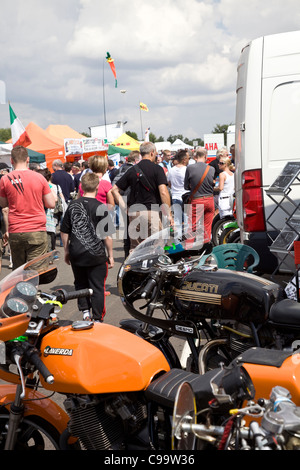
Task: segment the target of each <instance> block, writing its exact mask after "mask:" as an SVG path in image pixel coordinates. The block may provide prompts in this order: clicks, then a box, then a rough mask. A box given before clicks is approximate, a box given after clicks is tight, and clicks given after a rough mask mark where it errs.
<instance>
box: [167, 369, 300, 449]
mask: <svg viewBox="0 0 300 470" xmlns="http://www.w3.org/2000/svg"><path fill="white" fill-rule="evenodd" d="M202 377H205V376H202ZM210 386H211V392H212V395H213V399H211V400H209V401H208V405H206V406H205V404H204V403H201V402H199V399H198V397H197V394H196V393H195V392H194V390H193V384H191V383H182V384H181V385H180V387H179V389H178V391H177V395H176V399H175V405H174V412H173V426H172V445H173V448H174V449H176V450H185V451H186V450H193V449H195V447H197V449H198V450H276V451H278V450H298V449H299V445H300V439H299V436H300V434H299V431H300V407H299V406H297V405H296V404H295V403H294V402H293V400H292V396H291V393H290V392H289V390H288V389H286V388H284V387H282V386H274V387H273V388H272V390H271V393H270V395H268V396H267V397H265V398H259V399H256V400H254V398H255V388H254V384H253V381H252V380H251V377H250V375H249V374H248V372H247V370H246V369H245V368H244V367H243V366H238V365H234V364H232V365H231V366H230V367H228V368H227V370H226V368H225V369H221V370H215V372H214V374H213V375H212V376H211V377H210Z"/></svg>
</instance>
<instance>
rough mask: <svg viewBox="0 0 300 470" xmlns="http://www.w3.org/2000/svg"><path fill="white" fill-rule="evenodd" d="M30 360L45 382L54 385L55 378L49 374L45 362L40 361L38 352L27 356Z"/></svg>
mask: <svg viewBox="0 0 300 470" xmlns="http://www.w3.org/2000/svg"><path fill="white" fill-rule="evenodd" d="M26 356H27V357H28V356H29V357H28V360H29V361H30V362H31V364H32V365H34V366H35V367H36V369H37V370H38V371H39V372H40V374H41V375H42V376H43V377H44V379H45V381H46V382H47V383H48V384H53V383H54V377H53V375H52V374H51V373H50V372H49V370H48V368H47V367H46V366H45V364H44V363H43V361H42V360H41V359H40V356H39V354H38V352H37V351H32V352H31V353H29V354H27V355H26Z"/></svg>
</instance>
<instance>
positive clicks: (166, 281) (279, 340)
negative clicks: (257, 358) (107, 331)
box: [118, 228, 300, 373]
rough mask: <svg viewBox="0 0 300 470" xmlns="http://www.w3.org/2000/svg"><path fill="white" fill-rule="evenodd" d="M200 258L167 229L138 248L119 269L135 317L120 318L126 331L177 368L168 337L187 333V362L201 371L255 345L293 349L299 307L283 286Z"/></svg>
mask: <svg viewBox="0 0 300 470" xmlns="http://www.w3.org/2000/svg"><path fill="white" fill-rule="evenodd" d="M192 254H193V255H194V256H192ZM195 255H196V256H195ZM174 257H176V258H175V260H174ZM199 259H200V257H199V256H197V254H196V253H192V252H186V251H185V250H184V244H183V243H182V242H181V243H176V242H175V240H174V239H173V238H172V232H170V230H169V229H168V228H166V229H164V230H163V231H161V232H159V233H157V234H154V235H153V236H151V237H149V238H148V239H147V240H145V241H144V242H142V243H141V244H140V245H138V246H137V248H136V249H135V250H134V251H133V252H132V253H131V254H130V255H129V257H128V258H127V259H126V260H125V262H124V264H123V265H122V267H121V269H120V271H119V274H118V287H119V293H120V296H121V299H122V302H123V304H124V306H125V308H126V309H127V311H128V312H129V313H130V315H131V316H132V317H134V318H135V320H131V319H129V320H124V321H122V322H121V326H122V328H124V329H127V330H128V331H131V332H134V333H136V334H138V335H140V336H142V337H143V338H144V339H146V340H147V341H150V342H152V343H153V344H155V345H156V346H157V347H159V348H160V349H161V350H162V351H164V354H165V356H166V357H168V358H169V361H170V364H171V365H172V367H178V366H179V365H178V358H176V355H174V351H173V350H172V347H171V346H170V338H171V337H174V336H180V337H182V338H185V339H186V341H187V342H188V344H189V347H190V352H191V356H190V361H189V364H188V365H187V366H186V367H187V368H188V369H189V370H192V371H195V372H200V373H204V372H205V371H207V370H210V369H213V368H216V367H218V366H219V364H220V363H224V364H229V363H230V362H231V361H232V360H233V359H234V358H235V357H236V356H238V355H239V354H241V353H242V352H244V351H246V350H247V349H249V348H251V347H261V348H268V349H277V350H284V349H287V348H288V349H289V350H290V351H291V350H292V349H293V343H294V342H295V341H298V340H299V339H300V315H299V308H300V307H299V304H297V303H296V302H294V301H293V300H289V299H286V298H285V293H284V290H283V288H281V287H280V286H279V285H277V284H276V283H274V282H272V281H270V280H267V279H264V278H262V277H259V276H255V275H253V274H249V273H246V272H236V271H231V270H226V269H218V268H217V267H216V266H213V265H211V266H199ZM197 342H198V343H197ZM199 354H200V369H199V368H198V357H199Z"/></svg>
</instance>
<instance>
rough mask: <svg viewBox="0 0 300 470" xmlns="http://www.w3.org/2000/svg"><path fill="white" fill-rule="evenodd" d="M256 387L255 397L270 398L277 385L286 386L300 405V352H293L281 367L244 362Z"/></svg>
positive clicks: (295, 401)
mask: <svg viewBox="0 0 300 470" xmlns="http://www.w3.org/2000/svg"><path fill="white" fill-rule="evenodd" d="M243 366H244V367H245V369H246V370H247V372H248V373H249V375H250V377H251V379H252V382H253V384H254V387H255V392H256V394H255V399H256V400H257V399H258V398H269V396H270V393H271V390H272V388H273V387H275V386H276V385H280V386H281V387H285V388H286V389H287V390H289V392H290V393H291V395H292V400H293V401H294V403H295V404H296V405H297V406H300V354H292V355H291V356H289V357H288V358H287V359H285V360H284V361H283V362H282V364H281V365H280V367H276V366H270V365H264V364H262V365H260V364H250V363H244V364H243Z"/></svg>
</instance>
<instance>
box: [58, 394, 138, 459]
mask: <svg viewBox="0 0 300 470" xmlns="http://www.w3.org/2000/svg"><path fill="white" fill-rule="evenodd" d="M64 406H65V409H66V411H67V413H68V414H69V416H70V421H69V425H68V431H69V433H70V434H71V435H72V436H74V437H77V438H78V439H79V441H80V444H81V446H82V448H83V449H85V450H124V449H125V442H126V441H128V439H130V436H131V435H133V433H134V434H137V433H138V431H139V430H141V429H142V428H143V426H144V425H145V422H146V406H145V405H144V404H143V403H141V402H140V401H139V400H138V398H137V397H136V396H135V397H131V396H129V395H126V394H118V395H113V396H109V397H107V396H106V397H105V399H104V398H103V397H101V396H97V395H95V396H91V395H85V396H83V395H76V396H75V395H73V396H70V397H68V398H67V399H66V400H65V402H64ZM136 439H137V446H138V437H137V438H136ZM143 445H145V443H143ZM137 449H138V447H137Z"/></svg>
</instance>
